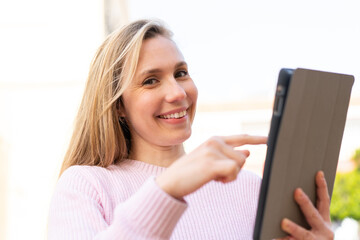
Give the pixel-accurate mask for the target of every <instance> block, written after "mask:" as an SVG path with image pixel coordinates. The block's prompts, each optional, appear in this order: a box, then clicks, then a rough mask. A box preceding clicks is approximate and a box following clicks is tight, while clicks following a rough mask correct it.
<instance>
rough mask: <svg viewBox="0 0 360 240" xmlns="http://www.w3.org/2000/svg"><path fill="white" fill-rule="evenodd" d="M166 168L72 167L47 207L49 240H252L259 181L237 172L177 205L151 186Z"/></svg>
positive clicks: (132, 162)
mask: <svg viewBox="0 0 360 240" xmlns="http://www.w3.org/2000/svg"><path fill="white" fill-rule="evenodd" d="M164 170H165V168H162V167H158V166H155V165H151V164H147V163H143V162H140V161H135V160H125V161H124V162H122V163H120V164H118V165H112V166H110V167H108V168H100V167H90V166H73V167H70V168H69V169H67V170H66V171H65V172H64V173H63V174H62V176H61V177H60V179H59V181H58V184H57V186H56V190H55V193H54V196H53V199H52V202H51V206H50V214H49V223H48V238H49V239H252V232H253V227H254V221H255V215H256V207H257V201H258V192H259V188H260V183H261V180H260V178H259V177H258V176H256V175H255V174H253V173H251V172H248V171H245V170H242V171H241V172H240V173H239V175H238V178H237V180H236V181H234V182H230V183H227V184H223V183H220V182H215V181H212V182H210V183H208V184H206V185H205V186H204V187H202V188H201V189H199V190H198V191H196V192H195V193H193V194H190V195H188V196H186V197H185V201H186V203H184V202H181V201H178V200H176V199H174V198H172V197H171V196H169V195H168V194H166V193H165V192H164V191H162V190H161V189H160V188H159V187H158V186H157V184H156V182H155V180H154V179H155V177H154V176H156V175H158V174H159V173H161V172H162V171H164Z"/></svg>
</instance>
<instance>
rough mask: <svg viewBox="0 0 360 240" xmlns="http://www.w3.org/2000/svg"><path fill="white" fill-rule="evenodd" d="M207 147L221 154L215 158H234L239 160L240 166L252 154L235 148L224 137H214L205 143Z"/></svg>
mask: <svg viewBox="0 0 360 240" xmlns="http://www.w3.org/2000/svg"><path fill="white" fill-rule="evenodd" d="M205 144H206V145H207V147H209V148H210V149H213V150H215V151H216V152H217V153H219V155H218V156H217V157H216V158H215V159H214V160H216V161H217V160H219V159H232V160H234V161H236V162H237V164H238V165H239V167H242V166H243V165H244V163H245V160H246V158H247V156H249V155H250V153H249V151H247V150H235V149H234V148H233V147H232V146H230V145H228V144H227V143H226V142H225V141H224V139H223V138H222V137H212V138H210V139H209V140H208V141H206V143H205Z"/></svg>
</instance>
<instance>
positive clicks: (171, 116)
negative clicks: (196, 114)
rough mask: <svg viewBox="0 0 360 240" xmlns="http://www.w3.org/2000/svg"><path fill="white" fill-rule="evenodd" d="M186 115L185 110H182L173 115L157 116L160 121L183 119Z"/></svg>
mask: <svg viewBox="0 0 360 240" xmlns="http://www.w3.org/2000/svg"><path fill="white" fill-rule="evenodd" d="M186 114H187V110H182V111H179V112H175V113H170V114H164V115H159V116H158V117H159V118H162V119H179V118H183V117H184V116H186Z"/></svg>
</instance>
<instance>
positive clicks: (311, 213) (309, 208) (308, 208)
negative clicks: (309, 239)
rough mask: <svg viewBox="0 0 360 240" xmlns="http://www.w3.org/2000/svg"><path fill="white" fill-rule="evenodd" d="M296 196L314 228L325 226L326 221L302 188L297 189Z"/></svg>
mask: <svg viewBox="0 0 360 240" xmlns="http://www.w3.org/2000/svg"><path fill="white" fill-rule="evenodd" d="M294 198H295V201H296V202H297V203H298V204H299V206H300V209H301V211H302V212H303V214H304V216H305V218H306V220H307V222H308V223H309V224H310V226H311V227H312V228H315V229H321V228H322V227H324V222H323V219H322V217H321V215H320V213H319V212H318V210H317V209H316V208H315V206H314V205H313V204H312V202H311V200H310V199H309V197H308V196H307V195H306V194H305V193H304V192H303V190H302V189H300V188H297V189H296V190H295V193H294Z"/></svg>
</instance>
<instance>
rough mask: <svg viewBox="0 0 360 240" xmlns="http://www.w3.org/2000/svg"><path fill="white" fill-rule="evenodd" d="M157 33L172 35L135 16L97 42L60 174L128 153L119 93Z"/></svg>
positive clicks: (157, 24)
mask: <svg viewBox="0 0 360 240" xmlns="http://www.w3.org/2000/svg"><path fill="white" fill-rule="evenodd" d="M157 35H161V36H164V37H167V38H169V39H171V36H172V33H171V32H170V30H168V29H167V28H166V27H165V26H164V24H163V23H162V22H160V21H153V20H152V21H150V20H138V21H135V22H132V23H130V24H128V25H126V26H124V27H122V28H120V29H118V30H115V31H114V32H113V33H111V34H110V35H109V36H108V37H107V38H106V39H105V41H104V43H103V44H102V45H101V46H100V48H99V49H98V51H97V53H96V55H95V57H94V59H93V61H92V63H91V66H90V71H89V76H88V79H87V83H86V87H85V92H84V95H83V98H82V101H81V104H80V108H79V111H78V114H77V117H76V121H75V129H74V132H73V135H72V138H71V141H70V145H69V148H68V150H67V152H66V155H65V158H64V162H63V164H62V167H61V171H60V175H61V174H62V173H63V172H64V171H65V170H66V169H67V168H68V167H70V166H72V165H90V166H101V167H107V166H109V165H111V164H114V163H117V162H119V161H121V160H123V159H125V158H127V157H128V154H129V151H130V147H131V144H130V143H131V139H130V138H131V136H130V133H129V131H128V129H127V126H126V123H124V122H123V123H121V122H120V121H119V117H120V116H119V107H120V105H121V104H122V101H121V96H122V94H123V92H124V90H125V89H126V88H127V87H128V86H129V84H130V83H131V81H132V79H133V77H134V74H135V71H136V67H137V63H138V59H139V54H140V48H141V45H142V42H143V41H144V40H145V39H148V38H153V37H155V36H157ZM120 109H121V108H120Z"/></svg>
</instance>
